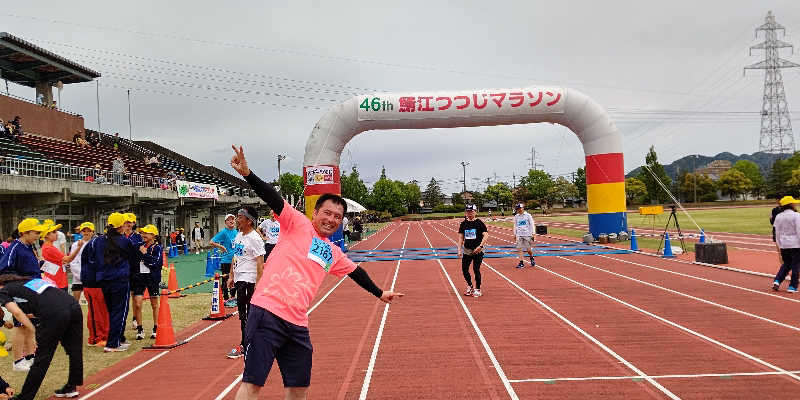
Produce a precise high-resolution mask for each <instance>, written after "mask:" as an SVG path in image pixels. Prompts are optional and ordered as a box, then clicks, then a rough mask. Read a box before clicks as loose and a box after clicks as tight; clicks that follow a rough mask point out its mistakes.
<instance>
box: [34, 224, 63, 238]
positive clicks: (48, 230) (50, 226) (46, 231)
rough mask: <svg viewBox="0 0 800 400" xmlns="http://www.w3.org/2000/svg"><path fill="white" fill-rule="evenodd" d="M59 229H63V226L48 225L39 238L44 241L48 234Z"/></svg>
mask: <svg viewBox="0 0 800 400" xmlns="http://www.w3.org/2000/svg"><path fill="white" fill-rule="evenodd" d="M59 229H61V224H57V225H47V227H46V228H45V229H44V230H43V231H42V233H41V234H40V235H39V237H40V238H42V239H44V237H45V236H47V234H48V233H50V232H55V231H57V230H59Z"/></svg>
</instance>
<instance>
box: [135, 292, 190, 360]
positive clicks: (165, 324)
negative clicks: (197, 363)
mask: <svg viewBox="0 0 800 400" xmlns="http://www.w3.org/2000/svg"><path fill="white" fill-rule="evenodd" d="M167 293H168V292H167V291H166V290H162V291H161V301H160V302H159V306H158V328H156V342H155V343H153V345H152V346H147V347H144V348H145V349H155V350H158V349H171V348H174V347H178V346H180V345H182V344H184V343H186V342H185V341H180V342H178V341H177V340H175V331H174V330H173V329H172V312H171V311H170V309H169V297H170V296H169V295H168V294H167Z"/></svg>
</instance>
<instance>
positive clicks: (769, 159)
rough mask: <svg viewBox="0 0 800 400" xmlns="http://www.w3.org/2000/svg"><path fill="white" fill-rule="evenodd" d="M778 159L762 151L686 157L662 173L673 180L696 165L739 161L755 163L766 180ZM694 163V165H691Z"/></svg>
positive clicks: (629, 175)
mask: <svg viewBox="0 0 800 400" xmlns="http://www.w3.org/2000/svg"><path fill="white" fill-rule="evenodd" d="M783 156H784V158H788V157H790V156H791V154H784V155H783ZM777 158H778V155H777V154H769V153H764V152H762V151H759V152H756V153H753V154H742V155H738V156H737V155H735V154H733V153H729V152H727V151H726V152H723V153H719V154H717V155H715V156H703V155H701V156H698V157H697V160H696V161H695V156H693V155H691V156H686V157H683V158H681V159H679V160H675V161H674V162H672V164H669V165H664V171H665V172H666V173H667V175H668V176H669V177H670V178H671V179H672V180H675V179H676V178H677V177H678V173H679V171H681V172H683V171H688V172H692V171H693V170H694V166H695V165H696V166H697V168H698V169H700V168H702V167H705V166H706V165H708V163H710V162H712V161H714V160H728V161H730V162H731V164H736V162H737V161H739V160H748V161H752V162H754V163H756V165H758V167H759V168H760V169H761V173H762V174H763V175H764V177H765V178H766V177H767V175H768V174H769V171H770V170H771V169H772V163H774V162H775V159H777ZM642 162H644V160H642ZM693 163H695V164H693ZM641 170H642V167H638V168H636V169H634V170H632V171H631V172H628V173H627V174H626V175H625V177H626V178H630V177H635V176H637V175H639V172H640V171H641Z"/></svg>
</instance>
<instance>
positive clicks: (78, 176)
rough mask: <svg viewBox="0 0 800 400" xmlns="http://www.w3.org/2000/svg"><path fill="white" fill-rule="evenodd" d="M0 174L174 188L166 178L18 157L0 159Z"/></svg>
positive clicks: (153, 187)
mask: <svg viewBox="0 0 800 400" xmlns="http://www.w3.org/2000/svg"><path fill="white" fill-rule="evenodd" d="M0 175H21V176H29V177H34V178H45V179H59V180H65V181H79V182H91V183H97V184H108V185H111V184H114V185H123V186H133V187H142V188H151V189H164V190H174V188H173V186H174V185H172V186H171V185H169V182H168V180H167V179H166V178H159V177H154V176H146V175H139V174H131V173H119V172H114V171H109V170H103V169H99V168H87V167H76V166H73V165H65V164H58V163H51V162H45V161H33V160H25V159H20V158H3V159H2V161H0Z"/></svg>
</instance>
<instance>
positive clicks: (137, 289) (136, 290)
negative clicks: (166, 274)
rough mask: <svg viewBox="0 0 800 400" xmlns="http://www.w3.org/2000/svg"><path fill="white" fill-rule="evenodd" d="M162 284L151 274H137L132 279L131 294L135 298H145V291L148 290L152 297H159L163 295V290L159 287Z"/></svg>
mask: <svg viewBox="0 0 800 400" xmlns="http://www.w3.org/2000/svg"><path fill="white" fill-rule="evenodd" d="M160 283H161V282H160V280H159V281H158V282H156V280H155V279H153V277H152V276H151V275H150V274H142V273H139V274H135V275H134V276H133V278H132V279H131V292H133V295H134V296H143V295H144V290H145V289H147V293H148V294H149V295H150V296H153V295H156V296H157V295H158V294H159V293H161V289H160V288H159V287H158V285H159V284H160Z"/></svg>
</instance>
